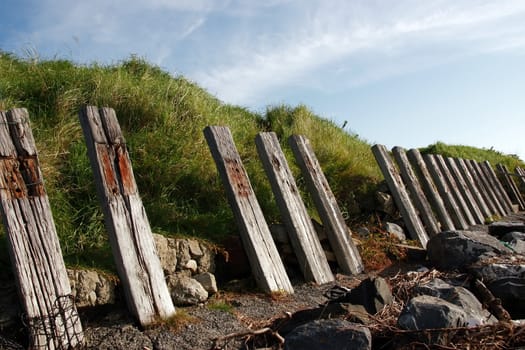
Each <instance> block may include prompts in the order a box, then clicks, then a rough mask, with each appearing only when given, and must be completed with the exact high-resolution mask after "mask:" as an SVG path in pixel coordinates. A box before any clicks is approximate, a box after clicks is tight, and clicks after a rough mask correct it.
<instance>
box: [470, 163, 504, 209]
mask: <svg viewBox="0 0 525 350" xmlns="http://www.w3.org/2000/svg"><path fill="white" fill-rule="evenodd" d="M470 164H471V165H472V168H473V169H474V170H475V171H476V172H477V174H478V178H479V179H480V180H481V183H482V184H483V186H484V187H485V191H486V192H487V194H488V197H489V198H490V200H491V201H492V203H494V206H495V207H496V213H497V214H498V215H501V216H505V215H506V214H507V212H506V210H505V208H504V207H503V205H502V204H501V203H500V201H499V199H498V197H497V196H496V193H495V192H494V189H493V188H492V186H491V184H490V182H489V180H488V179H487V175H485V172H484V171H483V169H482V168H481V165H480V164H479V163H478V162H476V161H475V160H472V159H471V160H470Z"/></svg>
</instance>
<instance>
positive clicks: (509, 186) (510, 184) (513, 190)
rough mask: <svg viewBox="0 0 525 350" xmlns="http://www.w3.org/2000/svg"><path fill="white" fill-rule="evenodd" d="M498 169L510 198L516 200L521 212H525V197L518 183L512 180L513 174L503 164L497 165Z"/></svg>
mask: <svg viewBox="0 0 525 350" xmlns="http://www.w3.org/2000/svg"><path fill="white" fill-rule="evenodd" d="M496 169H498V172H499V173H500V174H501V178H502V179H503V181H502V184H503V185H504V187H505V189H506V191H507V193H508V194H509V196H510V197H511V198H513V199H514V202H515V203H516V204H518V207H519V209H520V210H525V202H524V201H523V197H522V196H521V193H520V191H519V189H518V186H516V183H515V182H514V180H513V179H512V176H511V173H510V172H509V169H508V168H507V166H505V165H503V164H497V165H496Z"/></svg>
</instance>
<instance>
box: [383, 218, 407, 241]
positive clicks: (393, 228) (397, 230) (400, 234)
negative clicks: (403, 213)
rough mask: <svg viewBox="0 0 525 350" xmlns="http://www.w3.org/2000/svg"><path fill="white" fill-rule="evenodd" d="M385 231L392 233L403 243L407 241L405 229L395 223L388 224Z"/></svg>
mask: <svg viewBox="0 0 525 350" xmlns="http://www.w3.org/2000/svg"><path fill="white" fill-rule="evenodd" d="M385 231H386V232H388V233H390V234H391V235H394V236H395V237H396V238H397V239H399V240H400V241H401V242H405V241H406V240H407V236H406V235H405V231H403V228H401V226H399V225H398V224H394V223H393V222H387V223H386V224H385Z"/></svg>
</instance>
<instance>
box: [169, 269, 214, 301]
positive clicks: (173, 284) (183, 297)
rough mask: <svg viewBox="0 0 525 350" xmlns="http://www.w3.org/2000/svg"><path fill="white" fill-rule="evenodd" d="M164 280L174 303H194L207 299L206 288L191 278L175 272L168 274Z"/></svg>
mask: <svg viewBox="0 0 525 350" xmlns="http://www.w3.org/2000/svg"><path fill="white" fill-rule="evenodd" d="M166 282H167V284H168V288H169V290H170V293H171V299H172V300H173V303H174V304H175V305H178V306H182V305H195V304H198V303H202V302H205V301H206V300H207V299H208V292H207V291H206V289H204V287H203V286H202V284H200V283H199V282H198V281H197V280H195V279H193V278H189V277H186V276H183V275H180V274H176V275H173V276H169V277H168V278H167V280H166Z"/></svg>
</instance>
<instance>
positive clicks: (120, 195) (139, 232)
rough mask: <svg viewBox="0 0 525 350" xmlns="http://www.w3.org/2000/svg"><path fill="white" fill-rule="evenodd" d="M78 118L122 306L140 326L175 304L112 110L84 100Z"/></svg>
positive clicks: (170, 313) (165, 314) (170, 310)
mask: <svg viewBox="0 0 525 350" xmlns="http://www.w3.org/2000/svg"><path fill="white" fill-rule="evenodd" d="M80 124H81V125H82V129H83V131H84V136H85V139H86V144H87V149H88V155H89V159H90V161H91V167H92V169H93V173H94V177H95V181H96V185H97V192H98V195H99V199H100V202H101V205H102V210H103V212H104V218H105V224H106V229H107V231H108V234H109V241H110V244H111V247H112V250H113V256H114V259H115V263H116V267H117V271H118V273H119V276H120V279H121V281H122V284H123V286H124V293H125V296H126V301H127V304H128V307H129V309H130V311H131V313H132V314H133V315H134V316H135V317H137V319H138V320H139V322H140V323H141V324H142V325H143V326H144V325H148V324H151V323H153V322H155V321H157V320H158V319H159V318H160V319H166V318H169V317H171V316H173V315H174V314H175V307H174V306H173V302H172V300H171V296H170V293H169V290H168V287H167V285H166V281H165V280H164V274H163V272H162V267H161V264H160V260H159V258H158V256H157V252H156V248H155V243H154V241H153V235H152V232H151V227H150V225H149V221H148V218H147V216H146V211H145V210H144V207H143V205H142V200H141V199H140V196H139V192H138V189H137V184H136V182H135V177H134V175H133V169H132V166H131V161H130V159H129V155H128V150H127V147H126V143H125V140H124V137H123V135H122V132H121V131H120V126H119V123H118V120H117V117H116V115H115V111H114V110H113V109H111V108H101V109H98V108H97V107H94V106H87V107H85V108H83V109H82V110H81V112H80Z"/></svg>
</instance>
